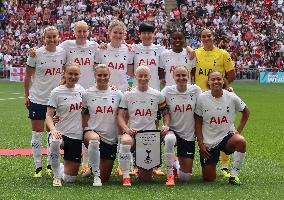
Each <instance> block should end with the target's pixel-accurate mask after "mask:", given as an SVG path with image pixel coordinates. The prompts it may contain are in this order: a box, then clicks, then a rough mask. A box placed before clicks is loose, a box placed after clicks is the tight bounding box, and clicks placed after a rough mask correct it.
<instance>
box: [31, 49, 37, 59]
mask: <svg viewBox="0 0 284 200" xmlns="http://www.w3.org/2000/svg"><path fill="white" fill-rule="evenodd" d="M29 55H30V56H31V57H32V58H35V57H36V48H30V49H29Z"/></svg>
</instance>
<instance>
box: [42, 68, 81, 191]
mask: <svg viewBox="0 0 284 200" xmlns="http://www.w3.org/2000/svg"><path fill="white" fill-rule="evenodd" d="M79 77H80V66H79V65H78V64H76V63H68V64H67V65H65V69H64V73H63V77H62V79H63V82H62V85H60V86H58V87H56V88H55V89H53V90H52V91H51V94H50V98H49V101H48V107H47V112H46V123H47V126H48V127H49V129H50V133H51V135H50V138H49V140H50V159H51V167H52V170H53V175H54V177H53V186H55V187H60V186H62V183H61V178H62V179H63V180H64V181H65V182H74V181H75V180H76V177H77V174H78V170H79V167H80V162H81V153H82V138H83V129H82V114H81V113H82V94H83V93H84V88H83V87H82V86H81V85H79V84H76V83H77V82H78V80H79ZM55 111H56V115H57V116H58V117H59V122H58V123H56V124H55V125H54V122H53V115H54V114H55ZM60 149H63V150H64V172H63V173H62V172H61V170H60Z"/></svg>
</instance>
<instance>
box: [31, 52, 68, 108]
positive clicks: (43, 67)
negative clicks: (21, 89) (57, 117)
mask: <svg viewBox="0 0 284 200" xmlns="http://www.w3.org/2000/svg"><path fill="white" fill-rule="evenodd" d="M36 55H37V56H36V57H34V58H32V57H28V59H27V65H28V66H30V67H32V68H34V69H35V73H34V75H33V76H32V80H31V81H32V85H31V88H30V91H29V99H30V101H31V102H33V103H37V104H41V105H47V102H48V96H49V94H50V91H51V90H52V89H54V88H55V87H57V86H58V85H59V82H60V79H61V74H62V67H63V65H64V64H65V63H66V51H65V50H64V49H62V48H60V47H56V51H55V52H49V51H47V50H46V49H45V47H44V46H43V47H40V48H38V49H37V50H36Z"/></svg>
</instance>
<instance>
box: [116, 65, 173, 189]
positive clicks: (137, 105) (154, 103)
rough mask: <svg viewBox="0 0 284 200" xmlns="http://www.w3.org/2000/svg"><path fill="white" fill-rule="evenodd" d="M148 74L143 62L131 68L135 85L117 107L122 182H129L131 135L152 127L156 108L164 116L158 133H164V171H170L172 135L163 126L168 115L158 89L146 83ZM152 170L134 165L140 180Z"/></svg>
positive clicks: (143, 180)
mask: <svg viewBox="0 0 284 200" xmlns="http://www.w3.org/2000/svg"><path fill="white" fill-rule="evenodd" d="M150 78H151V75H150V69H149V68H148V67H147V66H139V67H138V68H137V69H136V72H135V79H136V82H137V86H136V87H135V88H133V89H132V90H131V91H129V92H125V94H124V96H123V98H122V100H121V103H120V106H119V110H118V125H119V126H120V127H121V128H122V130H123V131H124V133H125V134H123V135H122V136H121V140H120V149H119V164H120V166H121V168H122V173H123V185H124V186H130V185H131V180H130V176H129V168H130V160H131V152H130V148H131V146H132V145H133V137H134V136H135V134H136V133H137V131H138V130H155V129H156V125H155V120H156V113H157V111H158V110H159V111H161V113H162V115H163V119H164V126H163V127H162V129H161V135H162V136H164V140H165V161H166V166H167V167H168V166H169V168H168V169H167V172H168V175H171V174H172V171H173V167H172V166H173V162H174V144H175V142H176V138H175V135H174V134H173V133H172V132H171V131H169V127H168V126H167V125H168V124H169V121H170V116H169V113H168V110H167V107H166V102H165V98H164V97H163V95H162V94H161V93H160V92H159V91H157V90H155V89H153V88H151V87H149V85H148V84H149V80H150ZM170 168H171V169H170ZM152 171H153V170H152V169H150V170H145V169H142V168H138V179H139V180H140V181H141V182H148V181H151V180H152ZM171 178H172V179H171V180H170V184H169V185H174V179H173V176H171Z"/></svg>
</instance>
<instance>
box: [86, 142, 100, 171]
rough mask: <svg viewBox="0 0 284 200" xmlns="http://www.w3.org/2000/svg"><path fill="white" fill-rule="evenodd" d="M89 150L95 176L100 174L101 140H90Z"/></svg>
mask: <svg viewBox="0 0 284 200" xmlns="http://www.w3.org/2000/svg"><path fill="white" fill-rule="evenodd" d="M88 151H89V152H88V153H89V159H90V164H91V167H92V172H93V174H94V176H100V142H99V141H98V140H90V142H89V146H88Z"/></svg>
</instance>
